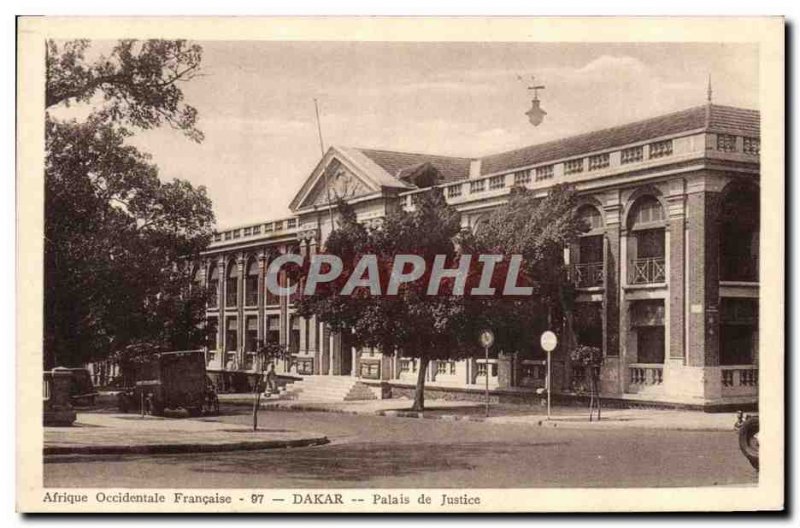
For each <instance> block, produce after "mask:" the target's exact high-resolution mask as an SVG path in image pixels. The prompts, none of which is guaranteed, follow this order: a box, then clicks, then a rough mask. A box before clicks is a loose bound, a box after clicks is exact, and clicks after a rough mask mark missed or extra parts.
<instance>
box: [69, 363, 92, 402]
mask: <svg viewBox="0 0 800 528" xmlns="http://www.w3.org/2000/svg"><path fill="white" fill-rule="evenodd" d="M68 370H69V372H70V374H71V383H70V387H69V398H70V401H71V403H72V405H74V406H75V407H84V406H91V405H94V403H95V400H96V399H97V391H96V390H95V388H94V384H93V383H92V377H91V375H90V374H89V371H88V370H86V369H85V368H71V369H68Z"/></svg>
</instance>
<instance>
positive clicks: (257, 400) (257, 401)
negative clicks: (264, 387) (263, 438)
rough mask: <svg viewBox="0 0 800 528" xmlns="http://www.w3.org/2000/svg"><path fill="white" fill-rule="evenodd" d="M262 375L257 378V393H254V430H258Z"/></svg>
mask: <svg viewBox="0 0 800 528" xmlns="http://www.w3.org/2000/svg"><path fill="white" fill-rule="evenodd" d="M260 385H261V377H259V378H258V379H256V386H255V394H254V395H253V396H254V398H253V432H255V431H258V408H259V407H260V403H261V391H260V390H259V389H260V388H261V387H260Z"/></svg>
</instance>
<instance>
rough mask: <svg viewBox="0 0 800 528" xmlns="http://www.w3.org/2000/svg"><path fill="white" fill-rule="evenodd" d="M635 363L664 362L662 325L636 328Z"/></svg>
mask: <svg viewBox="0 0 800 528" xmlns="http://www.w3.org/2000/svg"><path fill="white" fill-rule="evenodd" d="M636 354H637V363H656V364H661V363H664V327H663V326H648V327H641V328H637V329H636Z"/></svg>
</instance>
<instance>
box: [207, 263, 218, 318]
mask: <svg viewBox="0 0 800 528" xmlns="http://www.w3.org/2000/svg"><path fill="white" fill-rule="evenodd" d="M218 304H219V268H218V267H217V266H216V264H212V265H211V269H210V270H209V274H208V306H209V308H216V307H217V306H218Z"/></svg>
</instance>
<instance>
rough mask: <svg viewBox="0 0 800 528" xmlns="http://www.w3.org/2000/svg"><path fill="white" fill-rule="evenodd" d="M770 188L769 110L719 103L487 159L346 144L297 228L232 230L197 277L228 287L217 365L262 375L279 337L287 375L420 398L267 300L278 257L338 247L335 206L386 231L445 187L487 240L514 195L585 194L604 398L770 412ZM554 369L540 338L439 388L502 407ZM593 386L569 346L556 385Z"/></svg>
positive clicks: (405, 377)
mask: <svg viewBox="0 0 800 528" xmlns="http://www.w3.org/2000/svg"><path fill="white" fill-rule="evenodd" d="M759 179H760V164H759V113H758V112H757V111H753V110H746V109H740V108H733V107H726V106H719V105H712V104H708V105H702V106H698V107H694V108H689V109H687V110H683V111H679V112H675V113H670V114H667V115H661V116H657V117H654V118H651V119H647V120H643V121H638V122H634V123H630V124H627V125H622V126H618V127H614V128H608V129H604V130H598V131H595V132H590V133H587V134H582V135H578V136H574V137H568V138H565V139H560V140H557V141H551V142H548V143H543V144H538V145H533V146H530V147H525V148H521V149H517V150H513V151H510V152H503V153H499V154H494V155H489V156H484V157H480V158H468V157H465V158H457V157H448V156H435V155H427V154H414V153H405V152H394V151H385V150H371V149H362V148H350V147H339V146H333V147H331V148H330V149H328V151H327V152H326V153H325V155H324V156H323V157H322V159H321V160H320V161H319V163H318V165H317V166H316V168H315V169H314V171H313V172H312V173H311V174H310V175H309V177H308V178H307V180H306V181H305V183H304V184H303V186H302V187H301V189H300V190H299V192H298V193H297V195H296V196H295V198H294V199H293V200H292V202H291V204H290V209H291V211H292V212H293V215H292V216H291V217H289V218H282V219H272V220H266V221H264V222H260V223H257V224H252V225H247V226H242V227H238V228H234V229H228V230H225V231H221V232H218V233H216V234H215V236H214V240H213V242H212V244H211V245H210V246H209V247H208V249H207V250H206V251H205V253H204V254H203V261H202V262H201V263H199V264H198V266H197V270H196V280H197V281H200V282H202V283H204V284H206V285H207V286H208V287H210V288H211V290H212V291H213V295H212V300H211V303H210V305H209V306H208V309H207V321H208V324H209V325H210V327H211V328H212V329H213V332H212V335H213V336H214V337H213V338H212V341H211V343H210V345H209V347H208V351H207V359H208V369H209V371H210V372H211V373H213V375H214V377H215V379H216V380H217V382H218V384H220V385H223V386H224V385H226V384H229V383H231V380H233V379H235V378H236V377H238V378H239V379H242V378H243V377H244V378H245V379H246V378H248V377H249V379H251V380H252V379H253V378H254V375H255V372H256V371H257V369H258V368H259V367H260V366H259V365H257V364H256V363H257V361H256V356H255V350H256V346H257V343H258V342H259V341H260V340H263V341H267V342H270V341H271V342H278V343H281V344H284V345H286V347H287V348H288V350H289V351H290V353H291V358H290V359H287V360H286V361H282V362H280V364H279V365H278V372H279V373H283V374H285V375H287V376H289V375H290V376H293V377H304V376H309V375H330V376H351V377H355V378H359V379H361V380H363V381H364V382H365V383H367V384H370V385H372V386H374V387H376V392H379V391H378V390H377V388H380V389H381V391H382V393H383V394H384V395H387V394H394V395H397V394H405V393H407V392H408V390H409V387H410V386H411V385H413V383H414V381H415V379H416V370H417V367H418V365H417V362H416V361H414V360H413V359H412V358H404V357H402V355H400V354H397V353H394V352H387V351H383V352H382V351H380V350H375V349H362V350H357V349H356V348H355V347H353V346H351V345H350V344H349V343H348V338H347V336H346V335H338V334H333V333H331V332H329V331H328V329H327V328H326V327H325V325H323V324H321V323H319V322H317V321H316V320H314V319H310V320H306V319H304V318H301V317H298V316H296V315H295V313H294V306H293V299H292V298H287V297H279V296H275V295H272V294H271V293H270V292H268V291H267V290H266V288H265V272H266V267H267V265H268V263H269V262H270V259H272V258H274V257H275V256H276V255H279V254H281V253H284V252H297V253H300V254H312V253H314V252H315V251H317V250H318V248H320V247H321V245H322V244H324V240H325V238H326V236H327V235H328V233H330V230H331V220H330V216H329V215H331V211H330V209H329V207H328V202H329V200H330V198H331V197H332V196H344V197H346V198H347V200H348V201H349V203H351V204H352V205H353V206H354V208H355V210H356V212H357V216H358V219H359V220H360V221H362V222H364V223H367V224H369V223H376V224H377V223H379V222H380V221H381V218H383V217H384V216H385V215H386V214H387V213H388V212H390V211H391V210H393V209H394V208H413V207H414V196H415V194H417V193H420V192H425V190H426V189H429V188H430V187H432V186H436V187H441V188H443V193H444V196H445V198H446V200H447V202H448V204H450V205H452V206H453V207H455V208H456V209H457V210H458V211H459V212H460V213H461V219H462V223H463V226H464V228H467V229H480V225H481V222H482V221H484V219H485V218H486V215H487V213H488V212H490V211H491V210H492V209H493V208H496V207H498V206H499V205H501V204H503V203H504V202H505V201H506V200H507V197H508V194H509V191H510V189H511V188H512V187H513V186H524V187H526V188H528V189H530V190H531V191H532V192H535V193H540V194H545V193H547V192H548V189H549V188H550V187H551V186H552V185H554V184H558V183H568V184H571V185H574V186H575V188H576V189H577V191H578V192H579V195H580V206H579V210H578V212H579V214H580V215H581V216H582V217H584V218H585V220H586V222H587V224H588V225H589V226H590V230H589V231H587V232H586V233H585V234H583V235H582V236H581V237H580V239H579V240H578V241H577V242H576V243H575V244H573V246H572V247H570V248H568V249H569V250H568V251H565V257H566V258H568V261H569V268H570V273H571V277H572V280H574V282H575V285H576V292H577V298H576V310H575V315H576V316H575V326H576V333H577V337H578V341H579V342H581V343H585V344H590V345H595V346H598V347H600V348H601V349H602V350H603V355H604V364H603V367H602V370H601V392H602V393H603V394H604V395H605V396H608V397H613V398H619V399H621V400H632V401H648V402H668V403H678V404H689V405H696V406H706V407H708V406H717V405H728V404H730V405H738V404H744V403H752V402H755V401H756V398H757V394H758V359H759V357H758V354H759V347H758V343H759V339H758V312H759V310H758V299H759V277H758V274H759V266H758V263H759V253H758V251H759V210H760V207H759V197H760V192H759ZM333 214H334V215H335V211H334V213H333ZM764 353H765V354H770V353H779V351H764ZM767 360H769V358H767ZM545 372H546V368H545V361H544V355H543V353H542V351H541V350H540V349H539V348H538V344H535V343H534V344H532V345H531V349H530V350H523V351H500V352H499V353H497V354H495V355H494V356H493V357H491V358H490V359H489V361H488V362H487V361H485V360H484V359H483V358H482V357H476V358H473V359H469V360H463V361H454V362H433V363H432V364H431V366H430V368H429V372H428V380H427V386H428V387H430V390H431V391H433V392H442V393H444V392H446V393H447V396H448V397H465V398H468V397H472V396H473V395H474V394H476V393H477V391H478V390H480V389H482V388H483V386H484V383H485V381H486V377H487V376H488V378H489V386H490V388H491V389H492V391H493V393H494V395H495V398H497V399H501V400H502V399H503V398H507V399H525V398H526V397H533V395H534V394H535V391H536V389H537V388H540V387H542V386H543V384H544V379H545ZM584 384H585V374H584V372H583V371H582V369H580V368H575V367H573V366H572V365H570V362H569V359H568V354H567V353H566V352H565V351H563V350H556V352H555V353H554V362H553V387H554V389H555V390H556V391H559V392H561V393H564V394H573V393H576V392H579V391H580V388H581V387H582V386H583V385H584Z"/></svg>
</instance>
